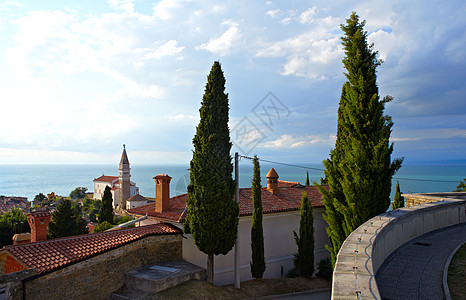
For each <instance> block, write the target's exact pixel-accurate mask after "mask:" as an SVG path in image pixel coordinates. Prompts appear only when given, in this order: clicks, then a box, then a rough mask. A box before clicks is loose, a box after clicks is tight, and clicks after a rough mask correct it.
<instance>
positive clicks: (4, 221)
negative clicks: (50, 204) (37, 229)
mask: <svg viewBox="0 0 466 300" xmlns="http://www.w3.org/2000/svg"><path fill="white" fill-rule="evenodd" d="M30 231H31V229H30V228H29V223H28V221H27V217H26V214H25V213H24V212H23V211H22V210H21V209H20V208H18V207H13V208H12V209H11V210H10V211H8V212H6V213H5V214H4V215H0V249H1V248H3V246H6V245H11V244H13V236H14V235H15V234H16V233H24V232H30Z"/></svg>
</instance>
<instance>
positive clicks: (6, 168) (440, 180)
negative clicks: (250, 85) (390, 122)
mask: <svg viewBox="0 0 466 300" xmlns="http://www.w3.org/2000/svg"><path fill="white" fill-rule="evenodd" d="M272 167H273V168H274V169H275V170H276V171H277V173H278V175H279V179H281V180H288V181H297V182H300V183H301V184H304V182H305V180H306V171H308V172H309V178H310V181H311V182H312V181H316V182H320V178H321V177H323V175H324V172H323V169H324V167H323V165H322V164H286V163H280V162H277V163H261V183H262V186H266V185H267V179H266V178H265V176H266V174H267V172H268V171H269V170H270V168H272ZM157 174H168V175H169V176H171V177H172V180H171V183H170V194H171V196H176V195H180V194H184V193H186V186H187V185H188V183H189V166H188V165H131V181H133V182H135V183H136V185H137V186H138V187H139V192H140V194H141V195H143V196H145V197H155V183H154V180H153V178H154V176H156V175H157ZM101 175H113V176H118V165H76V164H73V165H43V164H35V165H19V164H18V165H12V164H10V165H0V195H3V196H20V197H27V198H28V200H29V201H32V200H33V199H34V196H35V195H37V194H39V193H43V194H44V195H47V194H49V193H51V192H54V193H55V194H56V195H60V196H68V195H69V194H70V192H71V191H72V190H74V189H75V188H76V187H86V188H87V189H88V190H89V191H90V192H92V191H93V180H94V179H95V178H98V177H100V176H101ZM465 177H466V164H455V165H440V164H439V165H414V164H413V165H403V167H402V168H401V169H400V170H399V171H398V172H397V173H396V175H395V176H394V177H393V180H392V194H391V199H392V200H393V195H394V192H395V185H396V181H397V180H398V181H399V184H400V189H401V192H402V193H421V192H423V193H427V192H451V191H453V190H454V189H455V188H456V186H457V185H458V184H459V182H460V180H462V179H463V178H465ZM251 179H252V162H251V161H250V160H249V159H241V160H240V162H239V183H240V187H250V186H251Z"/></svg>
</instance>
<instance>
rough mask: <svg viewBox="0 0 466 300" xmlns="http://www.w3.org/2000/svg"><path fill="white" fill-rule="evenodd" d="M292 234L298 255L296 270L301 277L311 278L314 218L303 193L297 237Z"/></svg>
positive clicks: (309, 204) (310, 206) (307, 199)
mask: <svg viewBox="0 0 466 300" xmlns="http://www.w3.org/2000/svg"><path fill="white" fill-rule="evenodd" d="M293 233H294V238H295V240H296V245H297V246H298V255H297V257H296V268H297V269H298V271H299V273H300V274H301V276H304V277H308V278H309V277H311V276H312V274H313V273H314V216H313V215H312V204H311V202H310V201H309V197H308V196H307V195H306V193H305V192H303V194H302V196H301V219H300V221H299V235H298V234H297V233H296V231H294V232H293Z"/></svg>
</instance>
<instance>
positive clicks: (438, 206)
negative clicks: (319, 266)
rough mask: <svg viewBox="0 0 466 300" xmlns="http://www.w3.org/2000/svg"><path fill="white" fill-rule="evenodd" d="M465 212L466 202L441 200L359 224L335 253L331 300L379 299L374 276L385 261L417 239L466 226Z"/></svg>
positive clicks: (462, 200)
mask: <svg viewBox="0 0 466 300" xmlns="http://www.w3.org/2000/svg"><path fill="white" fill-rule="evenodd" d="M437 199H439V198H437ZM465 212H466V200H465V199H446V198H444V200H441V201H437V202H432V203H425V204H421V205H416V206H410V207H403V208H400V209H396V210H392V211H389V212H386V213H384V214H381V215H379V216H376V217H374V218H372V219H370V220H369V221H367V222H366V223H364V224H362V225H361V226H359V227H358V228H357V229H356V230H355V231H353V232H352V233H351V234H350V235H349V236H348V238H347V239H346V240H345V242H344V243H343V245H342V247H341V249H340V252H339V253H338V257H337V261H336V263H335V269H334V272H333V282H332V299H381V297H380V294H379V290H378V287H377V283H376V282H375V274H376V273H377V270H378V269H379V267H380V266H381V265H382V264H383V262H384V261H385V259H386V258H387V257H388V256H389V255H390V254H391V253H392V252H393V251H395V250H396V249H397V248H398V247H400V246H402V245H403V244H405V243H406V242H408V241H410V240H412V239H414V238H416V237H418V236H420V235H423V234H425V233H428V232H431V231H434V230H437V229H440V228H443V227H447V226H450V225H455V224H459V223H463V222H466V216H465Z"/></svg>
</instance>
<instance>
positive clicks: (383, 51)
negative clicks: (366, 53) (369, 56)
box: [367, 29, 396, 60]
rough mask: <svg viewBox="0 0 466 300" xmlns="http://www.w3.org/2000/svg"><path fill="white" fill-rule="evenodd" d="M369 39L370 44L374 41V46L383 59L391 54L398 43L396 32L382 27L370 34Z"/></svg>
mask: <svg viewBox="0 0 466 300" xmlns="http://www.w3.org/2000/svg"><path fill="white" fill-rule="evenodd" d="M367 40H368V42H369V43H370V44H371V43H374V48H375V50H377V51H379V58H380V59H382V60H386V59H387V56H388V55H389V54H390V52H391V50H392V49H393V47H394V46H395V43H396V37H395V34H393V33H389V32H386V31H384V30H382V29H379V30H377V31H376V32H373V33H371V34H369V36H368V37H367Z"/></svg>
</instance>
